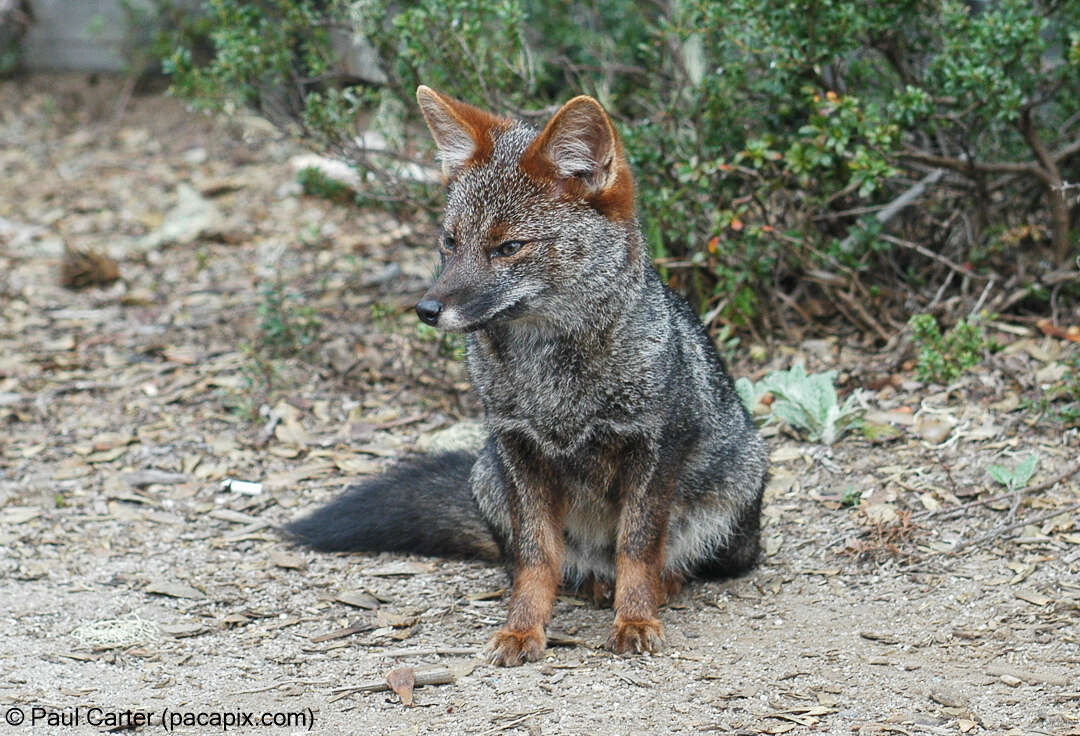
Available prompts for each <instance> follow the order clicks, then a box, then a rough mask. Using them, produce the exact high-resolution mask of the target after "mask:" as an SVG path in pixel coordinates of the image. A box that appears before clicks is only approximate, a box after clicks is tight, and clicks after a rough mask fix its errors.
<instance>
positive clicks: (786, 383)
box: [735, 365, 863, 445]
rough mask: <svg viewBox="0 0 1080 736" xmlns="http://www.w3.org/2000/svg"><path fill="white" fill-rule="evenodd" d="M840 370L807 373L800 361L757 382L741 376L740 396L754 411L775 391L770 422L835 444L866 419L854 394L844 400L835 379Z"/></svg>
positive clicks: (738, 387)
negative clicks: (763, 398)
mask: <svg viewBox="0 0 1080 736" xmlns="http://www.w3.org/2000/svg"><path fill="white" fill-rule="evenodd" d="M835 376H836V371H826V372H825V373H813V374H807V372H806V369H805V368H804V367H803V366H801V365H796V366H794V367H792V368H791V370H787V371H773V372H772V373H770V374H769V375H767V376H765V378H763V379H761V380H760V381H758V382H757V383H754V382H753V381H751V380H749V379H747V378H741V379H739V381H738V382H737V383H736V384H735V388H736V390H737V391H738V392H739V397H740V398H741V399H742V401H743V404H744V405H746V407H747V409H748V410H749V411H750V412H751V413H753V412H754V407H756V406H757V405H758V402H759V401H760V400H761V398H762V397H763V396H764V395H765V394H766V393H769V394H772V396H773V402H772V405H771V409H772V411H771V413H770V414H769V415H768V417H767V418H766V422H768V421H773V420H779V421H782V422H785V423H786V424H787V425H788V426H790V427H791V428H792V429H793V430H795V431H796V432H799V433H800V434H802V435H803V436H804V437H806V439H808V440H810V441H811V442H823V443H824V444H826V445H832V444H834V443H835V442H836V441H837V440H838V439H840V438H841V437H842V436H843V435H844V433H846V432H847V431H848V430H851V429H855V428H857V427H858V426H859V424H860V422H861V421H862V414H863V410H862V408H861V407H860V406H859V405H858V399H857V397H856V396H855V395H854V394H852V395H851V396H849V397H848V398H847V400H846V401H845V402H844V403H843V404H840V403H839V400H838V399H837V397H836V388H835V387H834V386H833V379H834V378H835Z"/></svg>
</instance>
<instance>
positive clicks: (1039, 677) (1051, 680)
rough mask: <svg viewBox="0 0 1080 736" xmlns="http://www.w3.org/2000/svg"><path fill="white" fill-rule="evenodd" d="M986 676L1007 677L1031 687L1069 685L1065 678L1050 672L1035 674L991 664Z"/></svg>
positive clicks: (1004, 665)
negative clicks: (1031, 685)
mask: <svg viewBox="0 0 1080 736" xmlns="http://www.w3.org/2000/svg"><path fill="white" fill-rule="evenodd" d="M986 672H987V674H991V675H996V676H998V677H1003V676H1005V675H1009V676H1011V677H1015V678H1016V679H1018V680H1022V681H1023V682H1027V683H1031V684H1033V685H1040V684H1041V685H1061V686H1065V685H1069V684H1070V682H1071V681H1070V680H1069V678H1067V677H1061V676H1060V675H1055V674H1054V673H1052V672H1036V671H1034V670H1025V669H1021V668H1019V667H1014V666H1013V665H1010V664H992V665H989V666H988V667H987V668H986Z"/></svg>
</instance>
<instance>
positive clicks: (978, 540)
mask: <svg viewBox="0 0 1080 736" xmlns="http://www.w3.org/2000/svg"><path fill="white" fill-rule="evenodd" d="M1076 509H1080V503H1073V504H1069V505H1068V506H1065V507H1062V508H1059V509H1054V510H1053V511H1049V512H1047V513H1045V514H1039V515H1038V516H1036V517H1035V518H1033V519H1022V520H1021V521H1017V522H1014V523H1012V524H1007V525H1005V526H1003V527H999V528H997V529H995V530H994V531H992V532H988V533H986V534H984V535H982V536H981V537H976V538H975V539H969V540H967V541H966V542H960V543H959V544H958V545H956V546H955V547H953V548H952V549H951V550H949V551H948V553H947V554H949V555H950V556H952V555H955V554H956V553H957V552H959V551H960V550H962V549H967V548H968V547H971V546H973V545H974V546H978V545H980V544H983V543H984V542H989V541H990V540H992V539H996V538H998V537H1000V536H1002V535H1003V534H1008V533H1009V532H1011V531H1013V530H1015V529H1019V528H1020V527H1022V526H1027V525H1028V524H1038V523H1039V522H1042V521H1046V520H1047V519H1053V518H1054V517H1055V516H1060V515H1061V514H1067V513H1069V512H1070V511H1075V510H1076Z"/></svg>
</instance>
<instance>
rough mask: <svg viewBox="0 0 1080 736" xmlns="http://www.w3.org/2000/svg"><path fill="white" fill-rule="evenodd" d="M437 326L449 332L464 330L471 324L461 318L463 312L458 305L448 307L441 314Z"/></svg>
mask: <svg viewBox="0 0 1080 736" xmlns="http://www.w3.org/2000/svg"><path fill="white" fill-rule="evenodd" d="M436 326H437V327H438V328H439V329H440V330H446V331H447V332H462V331H464V330H465V328H466V327H468V326H469V325H468V323H466V322H465V320H463V319H462V318H461V312H459V311H458V310H457V308H456V307H447V308H446V309H444V310H443V312H442V314H440V315H439V322H438V324H437V325H436Z"/></svg>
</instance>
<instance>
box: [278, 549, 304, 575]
mask: <svg viewBox="0 0 1080 736" xmlns="http://www.w3.org/2000/svg"><path fill="white" fill-rule="evenodd" d="M270 561H271V562H273V563H274V564H275V565H277V566H278V567H283V568H285V569H286V570H303V569H304V567H305V562H304V558H303V557H301V556H300V555H294V554H291V553H289V552H285V551H283V550H280V549H275V550H274V551H273V552H271V553H270Z"/></svg>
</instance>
